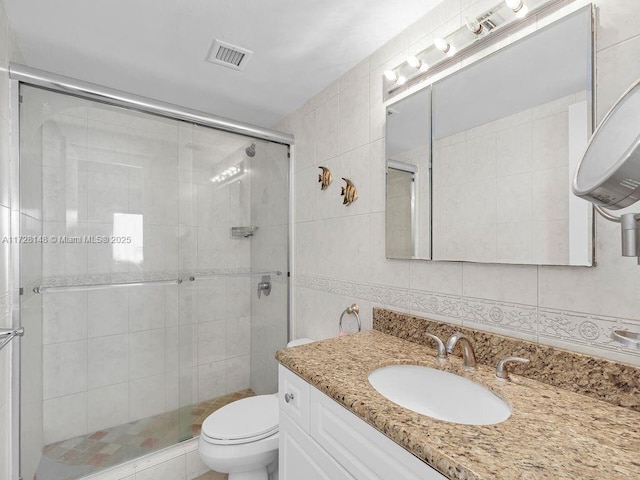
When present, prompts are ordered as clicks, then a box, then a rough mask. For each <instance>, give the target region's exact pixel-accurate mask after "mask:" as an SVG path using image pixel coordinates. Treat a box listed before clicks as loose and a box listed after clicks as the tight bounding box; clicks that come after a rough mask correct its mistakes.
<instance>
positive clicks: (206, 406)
mask: <svg viewBox="0 0 640 480" xmlns="http://www.w3.org/2000/svg"><path fill="white" fill-rule="evenodd" d="M254 395H255V393H254V392H253V391H252V390H251V389H246V390H241V391H239V392H234V393H230V394H227V395H224V396H221V397H216V398H214V399H211V400H207V401H205V402H201V403H197V404H195V405H190V406H188V407H183V408H181V409H179V410H173V411H171V412H166V413H162V414H160V415H155V416H153V417H147V418H143V419H141V420H136V421H135V422H130V423H125V424H123V425H118V426H115V427H111V428H106V429H104V430H100V431H97V432H92V433H88V434H87V435H82V436H80V437H75V438H72V439H69V440H64V441H62V442H57V443H52V444H51V445H47V446H45V447H44V452H43V455H42V458H41V460H40V465H39V466H38V472H37V473H36V475H35V476H34V480H75V479H78V478H82V477H84V476H86V475H89V474H92V473H95V472H97V471H100V470H104V469H106V468H109V467H112V466H114V465H118V464H121V463H124V462H128V461H129V460H133V459H134V458H138V457H141V456H143V455H147V454H149V453H152V452H155V451H157V450H161V449H163V448H166V447H169V446H171V445H174V444H176V443H178V442H179V441H182V440H187V439H189V438H193V437H195V436H197V435H199V434H200V429H201V428H202V422H204V420H205V419H206V418H207V417H208V416H209V415H210V414H211V413H212V412H215V411H216V410H218V409H219V408H221V407H223V406H225V405H227V404H228V403H231V402H233V401H235V400H239V399H241V398H246V397H252V396H254Z"/></svg>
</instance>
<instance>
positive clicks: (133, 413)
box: [129, 375, 165, 421]
mask: <svg viewBox="0 0 640 480" xmlns="http://www.w3.org/2000/svg"><path fill="white" fill-rule="evenodd" d="M164 395H165V376H164V375H156V376H153V377H146V378H139V379H137V380H131V381H130V382H129V421H134V420H138V419H140V418H145V417H151V416H153V415H158V414H160V413H162V412H164V411H165V401H164V398H165V397H164Z"/></svg>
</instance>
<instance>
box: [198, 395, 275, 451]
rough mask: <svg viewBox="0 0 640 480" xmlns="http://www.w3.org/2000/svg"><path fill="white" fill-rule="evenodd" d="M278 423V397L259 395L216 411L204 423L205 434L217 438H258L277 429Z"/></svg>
mask: <svg viewBox="0 0 640 480" xmlns="http://www.w3.org/2000/svg"><path fill="white" fill-rule="evenodd" d="M278 422H279V415H278V396H277V395H258V396H256V397H249V398H243V399H242V400H237V401H235V402H233V403H230V404H228V405H225V406H224V407H222V408H220V409H219V410H216V411H215V412H213V413H212V414H211V415H209V416H208V417H207V419H206V420H205V421H204V423H203V424H202V433H204V435H206V436H207V437H209V438H210V439H213V440H226V441H233V440H249V439H251V440H257V439H258V437H259V438H264V437H267V436H269V435H272V434H274V433H275V432H277V431H278ZM233 443H236V442H233Z"/></svg>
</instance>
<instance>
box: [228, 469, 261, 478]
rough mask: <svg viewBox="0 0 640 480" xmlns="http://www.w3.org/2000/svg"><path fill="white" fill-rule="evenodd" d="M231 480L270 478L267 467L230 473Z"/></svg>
mask: <svg viewBox="0 0 640 480" xmlns="http://www.w3.org/2000/svg"><path fill="white" fill-rule="evenodd" d="M229 480H270V479H269V472H268V471H267V467H264V468H260V469H258V470H252V471H250V472H237V473H230V474H229Z"/></svg>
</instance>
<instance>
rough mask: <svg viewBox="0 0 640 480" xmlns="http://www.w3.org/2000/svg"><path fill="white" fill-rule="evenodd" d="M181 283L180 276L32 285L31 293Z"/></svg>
mask: <svg viewBox="0 0 640 480" xmlns="http://www.w3.org/2000/svg"><path fill="white" fill-rule="evenodd" d="M181 283H182V279H181V278H176V279H171V280H146V281H140V282H121V283H92V284H81V285H38V286H37V287H33V293H57V292H73V291H89V290H104V289H106V288H118V287H146V286H153V285H179V284H181Z"/></svg>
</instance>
